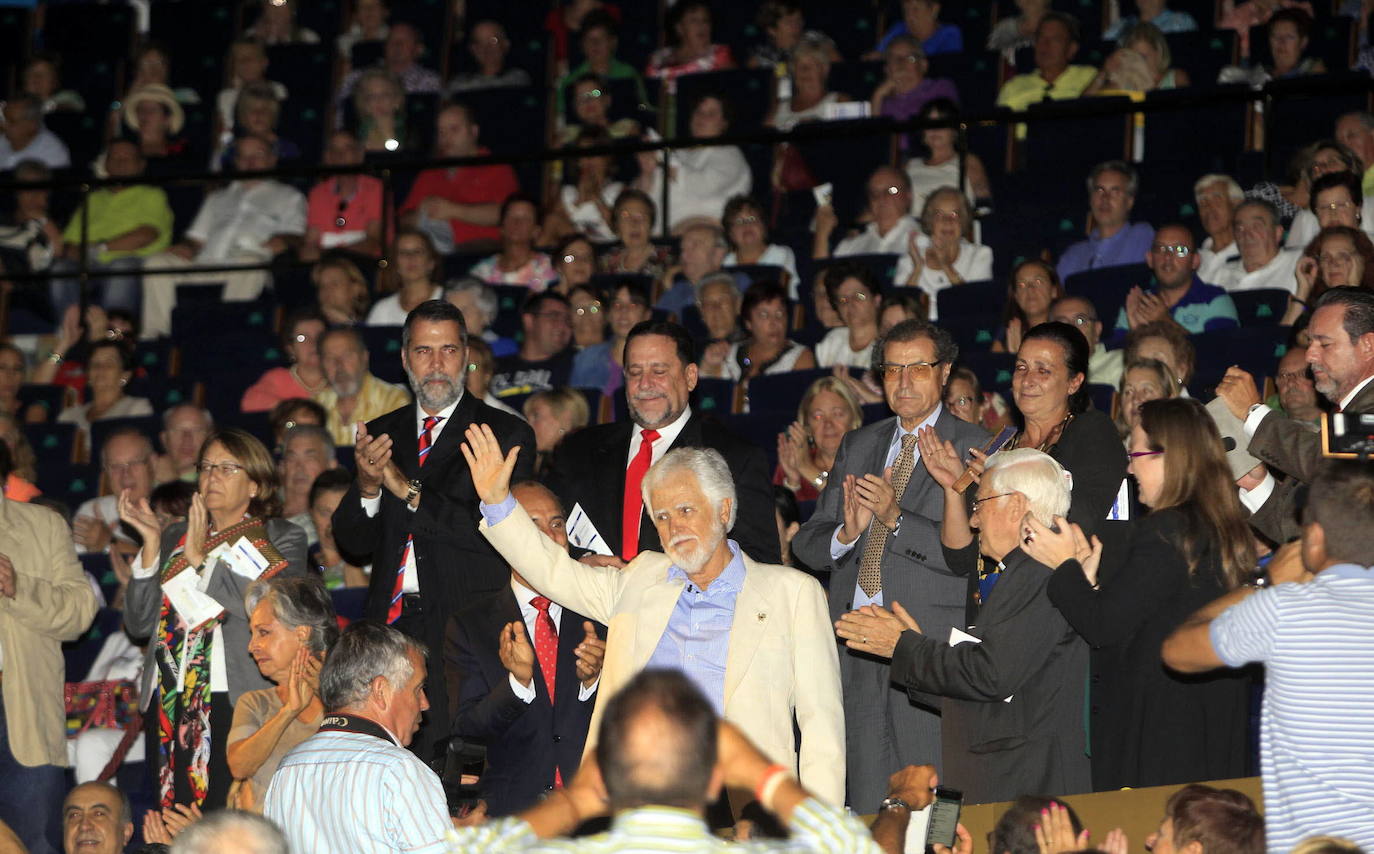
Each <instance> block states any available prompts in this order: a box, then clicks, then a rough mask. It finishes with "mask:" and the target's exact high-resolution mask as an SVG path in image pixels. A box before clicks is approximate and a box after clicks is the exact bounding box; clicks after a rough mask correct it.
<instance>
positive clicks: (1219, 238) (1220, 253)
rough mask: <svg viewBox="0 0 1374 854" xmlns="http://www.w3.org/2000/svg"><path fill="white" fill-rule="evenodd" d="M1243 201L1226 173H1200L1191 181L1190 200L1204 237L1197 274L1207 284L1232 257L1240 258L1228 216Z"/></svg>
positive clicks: (1238, 186) (1233, 181)
mask: <svg viewBox="0 0 1374 854" xmlns="http://www.w3.org/2000/svg"><path fill="white" fill-rule="evenodd" d="M1244 200H1245V191H1244V190H1242V189H1241V188H1240V184H1237V183H1236V181H1235V179H1234V178H1232V177H1230V176H1229V175H1218V174H1215V173H1214V174H1210V175H1203V176H1202V177H1201V178H1199V179H1197V181H1196V182H1195V183H1194V184H1193V201H1195V202H1196V203H1197V212H1198V218H1199V219H1201V220H1202V230H1203V231H1205V232H1206V233H1207V238H1206V239H1205V240H1203V241H1202V245H1201V246H1199V247H1198V256H1199V258H1201V264H1200V266H1199V267H1198V269H1197V276H1198V278H1199V279H1202V281H1204V282H1207V283H1208V284H1216V283H1217V277H1218V275H1219V274H1220V273H1221V268H1222V267H1223V266H1225V265H1226V263H1227V262H1228V261H1230V260H1231V259H1232V258H1238V257H1240V250H1238V249H1237V248H1236V244H1235V236H1234V235H1233V233H1232V231H1231V218H1232V216H1233V215H1234V213H1235V209H1236V205H1238V204H1240V203H1241V202H1242V201H1244Z"/></svg>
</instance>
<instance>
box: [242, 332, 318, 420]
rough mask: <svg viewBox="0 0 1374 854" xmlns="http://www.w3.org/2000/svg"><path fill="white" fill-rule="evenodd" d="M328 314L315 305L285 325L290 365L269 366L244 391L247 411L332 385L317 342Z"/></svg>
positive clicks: (266, 408) (284, 342)
mask: <svg viewBox="0 0 1374 854" xmlns="http://www.w3.org/2000/svg"><path fill="white" fill-rule="evenodd" d="M327 325H328V324H326V323H325V320H324V316H323V315H321V314H320V313H319V312H318V311H315V310H314V309H306V310H303V311H297V312H294V313H293V314H292V315H291V317H289V318H287V321H286V323H285V324H283V325H282V331H283V333H284V334H283V335H282V342H281V343H282V352H284V353H285V354H286V358H287V360H288V361H289V362H290V365H289V366H287V367H276V368H269V369H268V370H267V371H266V372H265V373H264V374H263V375H262V376H261V377H259V378H258V381H257V382H255V383H253V384H252V385H251V386H249V387H248V390H247V391H245V392H244V393H243V400H242V402H241V403H240V404H239V408H240V409H242V410H243V411H244V412H267V411H269V410H271V409H272V407H274V406H276V405H277V404H278V403H280V402H281V401H283V400H289V399H290V398H293V397H310V396H311V395H313V394H314V393H315V392H317V391H323V390H324V389H325V387H326V386H328V384H329V383H328V380H326V379H325V377H324V369H323V368H321V367H320V351H319V349H318V347H317V346H316V345H317V343H318V341H319V338H320V336H321V335H323V334H324V330H325V326H327Z"/></svg>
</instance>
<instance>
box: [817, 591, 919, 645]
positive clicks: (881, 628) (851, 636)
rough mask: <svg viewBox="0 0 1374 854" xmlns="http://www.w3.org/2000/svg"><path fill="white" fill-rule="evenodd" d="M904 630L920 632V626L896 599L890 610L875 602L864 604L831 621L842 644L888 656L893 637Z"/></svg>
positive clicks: (900, 634) (895, 643)
mask: <svg viewBox="0 0 1374 854" xmlns="http://www.w3.org/2000/svg"><path fill="white" fill-rule="evenodd" d="M905 631H913V632H916V633H917V634H920V633H921V627H920V625H919V624H918V623H917V622H916V619H915V618H914V617H912V616H911V615H910V614H909V613H907V610H906V609H905V608H903V607H902V603H900V602H893V603H892V610H891V611H889V610H887V609H886V608H881V607H879V606H877V605H865V606H863V607H862V608H859V609H857V610H854V611H850V612H849V613H847V614H843V615H841V616H840V618H839V619H838V620H836V621H835V635H836V636H837V637H839V638H840V639H841V640H843V641H844V642H845V644H844V645H845V646H847V647H849V648H850V649H852V650H855V651H857V652H866V653H868V654H870V655H876V656H879V657H881V658H891V657H892V653H893V652H894V651H896V649H897V640H898V639H899V638H901V636H902V632H905Z"/></svg>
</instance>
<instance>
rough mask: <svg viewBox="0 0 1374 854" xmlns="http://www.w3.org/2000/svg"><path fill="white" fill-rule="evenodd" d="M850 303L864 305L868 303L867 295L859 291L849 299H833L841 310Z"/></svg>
mask: <svg viewBox="0 0 1374 854" xmlns="http://www.w3.org/2000/svg"><path fill="white" fill-rule="evenodd" d="M851 302H852V303H856V304H858V305H863V304H864V303H866V302H868V294H866V293H864V292H863V291H859V292H857V293H856V294H854V295H853V296H850V297H835V304H836V305H838V306H840V307H841V308H843V307H844V306H846V305H849V304H850V303H851Z"/></svg>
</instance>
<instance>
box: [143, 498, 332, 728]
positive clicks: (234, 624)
mask: <svg viewBox="0 0 1374 854" xmlns="http://www.w3.org/2000/svg"><path fill="white" fill-rule="evenodd" d="M184 533H186V523H185V522H178V523H176V524H175V525H172V526H171V527H169V528H168V529H167V530H166V531H164V532H163V534H162V543H161V550H160V551H159V552H158V564H157V565H158V569H159V571H160V570H161V569H162V564H163V562H164V561H165V560H166V559H167V556H168V555H170V554H171V553H172V550H173V549H175V548H176V545H177V541H179V540H180V539H181V536H182V534H184ZM267 539H268V540H270V541H271V542H272V545H274V546H276V547H277V551H279V552H281V556H282V557H284V558H285V559H286V562H287V567H286V569H284V570H282V573H283V574H284V575H305V531H303V530H301V528H300V526H298V525H296V524H293V523H291V522H288V521H286V520H285V519H268V520H267ZM208 571H209V573H210V580H209V583H208V584H207V585H206V587H205V594H206V595H207V596H210V597H212V598H213V599H214V600H215V601H217V602H219V603H220V604H221V605H223V606H224V611H225V616H224V622H223V623H221V624H220V625H221V626H222V627H223V630H224V645H225V646H226V647H227V649H216V650H215V651H214V654H215V655H223V656H224V657H225V658H224V665H225V675H226V676H228V678H229V702H230V703H238V701H239V696H240V695H241V694H243V693H245V692H247V691H257V690H259V689H261V688H267V687H269V686H270V684H271V683H269V682H268V681H267V680H266V679H264V678H263V677H262V674H261V673H259V672H258V665H257V664H256V663H255V662H254V661H253V659H252V658H249V656H248V613H247V611H246V610H245V609H244V607H243V597H244V595H245V594H246V593H247V592H248V586H249V584H250V583H251V582H249V581H248V580H247V579H246V578H244V577H243V576H242V575H239V574H238V573H236V572H234V571H233V570H232V569H230V568H229V564H227V563H225V562H224V561H223V560H220V561H216V563H215V565H214V566H213V567H211V568H210V569H209V570H208ZM159 576H160V572H156V573H153V574H152V575H151V576H149V577H147V578H135V579H134V580H132V581H130V582H129V588H128V590H126V591H125V593H124V627H125V628H126V629H128V630H129V634H131V635H133V636H134V637H136V638H147V637H151V635H152V634H153V633H154V632H156V631H157V618H158V612H159V611H160V610H161V607H162V581H161V579H160V577H159ZM157 668H158V663H157V639H156V638H153V639H152V640H150V641H149V642H148V650H147V652H146V653H145V654H144V658H143V679H142V682H141V683H140V684H139V686H138V697H139V707H140V708H141V709H147V708H148V701H149V700H150V699H151V698H152V695H153V691H152V686H153V676H154V674H156V673H157ZM226 723H227V722H226Z"/></svg>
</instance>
